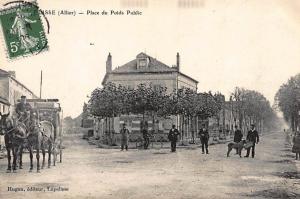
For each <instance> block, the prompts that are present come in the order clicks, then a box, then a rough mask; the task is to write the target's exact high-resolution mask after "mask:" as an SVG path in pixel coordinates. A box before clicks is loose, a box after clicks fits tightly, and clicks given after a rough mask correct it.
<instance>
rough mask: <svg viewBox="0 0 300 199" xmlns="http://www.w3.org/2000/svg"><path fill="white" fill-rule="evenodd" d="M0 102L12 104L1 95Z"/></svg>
mask: <svg viewBox="0 0 300 199" xmlns="http://www.w3.org/2000/svg"><path fill="white" fill-rule="evenodd" d="M0 103H2V104H5V105H8V106H9V105H10V103H9V101H8V100H7V99H5V98H3V97H1V96H0Z"/></svg>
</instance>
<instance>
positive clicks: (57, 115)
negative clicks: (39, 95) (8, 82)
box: [27, 99, 62, 162]
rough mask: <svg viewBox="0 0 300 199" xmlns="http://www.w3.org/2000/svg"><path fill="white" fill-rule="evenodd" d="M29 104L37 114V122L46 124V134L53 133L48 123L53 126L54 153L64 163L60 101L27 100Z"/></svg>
mask: <svg viewBox="0 0 300 199" xmlns="http://www.w3.org/2000/svg"><path fill="white" fill-rule="evenodd" d="M27 102H28V103H29V104H30V105H31V107H32V112H33V113H34V114H36V118H37V121H39V122H40V124H44V126H43V127H44V133H45V134H46V133H47V132H49V131H51V129H48V127H47V123H49V124H52V126H53V130H52V131H53V132H52V133H53V139H54V142H55V145H54V147H53V150H55V151H54V152H55V153H56V154H59V161H60V162H62V121H61V119H62V109H61V106H60V103H59V100H58V99H27ZM49 128H50V127H49ZM56 154H55V155H56ZM55 158H56V157H55ZM54 161H55V160H54Z"/></svg>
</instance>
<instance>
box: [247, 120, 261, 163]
mask: <svg viewBox="0 0 300 199" xmlns="http://www.w3.org/2000/svg"><path fill="white" fill-rule="evenodd" d="M247 141H248V142H252V143H253V145H252V146H251V147H249V148H248V149H247V154H246V156H245V157H246V158H248V157H249V155H250V149H251V148H252V151H251V156H252V158H254V155H255V144H258V142H259V136H258V132H257V131H256V130H255V125H254V124H252V125H251V129H250V131H248V134H247Z"/></svg>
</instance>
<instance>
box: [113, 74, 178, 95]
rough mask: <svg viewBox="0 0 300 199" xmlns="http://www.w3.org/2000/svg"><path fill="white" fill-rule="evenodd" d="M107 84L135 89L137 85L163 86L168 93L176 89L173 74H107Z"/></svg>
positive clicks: (174, 75)
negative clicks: (111, 83)
mask: <svg viewBox="0 0 300 199" xmlns="http://www.w3.org/2000/svg"><path fill="white" fill-rule="evenodd" d="M107 82H113V83H115V84H116V85H119V84H121V85H123V86H128V87H130V88H136V87H137V86H138V85H139V84H146V85H149V84H150V83H151V84H152V85H153V86H155V85H160V86H165V87H167V89H168V92H172V91H173V89H174V88H176V74H175V73H137V74H113V73H112V74H109V76H108V79H107Z"/></svg>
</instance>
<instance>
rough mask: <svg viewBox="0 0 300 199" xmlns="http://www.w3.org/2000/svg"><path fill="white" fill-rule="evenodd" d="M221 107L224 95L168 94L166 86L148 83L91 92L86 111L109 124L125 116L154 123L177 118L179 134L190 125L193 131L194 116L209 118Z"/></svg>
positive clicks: (112, 85)
mask: <svg viewBox="0 0 300 199" xmlns="http://www.w3.org/2000/svg"><path fill="white" fill-rule="evenodd" d="M223 104H224V96H223V95H222V94H220V93H217V94H212V93H211V92H208V93H197V92H196V91H194V90H191V89H189V88H184V89H178V90H174V91H173V92H167V88H166V87H162V86H155V87H154V86H152V85H151V84H150V85H148V86H147V85H145V84H140V85H138V86H137V88H136V89H131V88H128V87H125V86H122V85H119V86H116V85H115V84H113V83H108V84H106V85H105V86H104V87H103V88H96V89H95V90H94V91H93V92H92V94H91V96H90V99H89V103H88V109H89V112H90V113H91V114H92V115H93V116H96V117H100V118H112V122H113V118H114V117H116V116H120V115H126V114H127V115H129V114H139V115H142V117H143V121H144V118H145V116H147V117H151V118H152V119H153V124H154V121H156V120H157V119H158V118H165V117H168V116H171V115H180V118H181V119H180V122H179V127H180V129H181V131H183V129H186V131H189V130H190V129H189V128H188V126H189V125H188V124H191V123H192V126H193V128H195V126H196V119H195V118H196V117H200V118H207V117H212V116H214V115H216V114H218V113H219V111H220V110H221V108H222V105H223ZM108 121H111V120H110V119H109V120H108ZM108 126H109V127H110V125H108ZM111 130H113V129H108V131H111ZM182 133H183V132H182Z"/></svg>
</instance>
